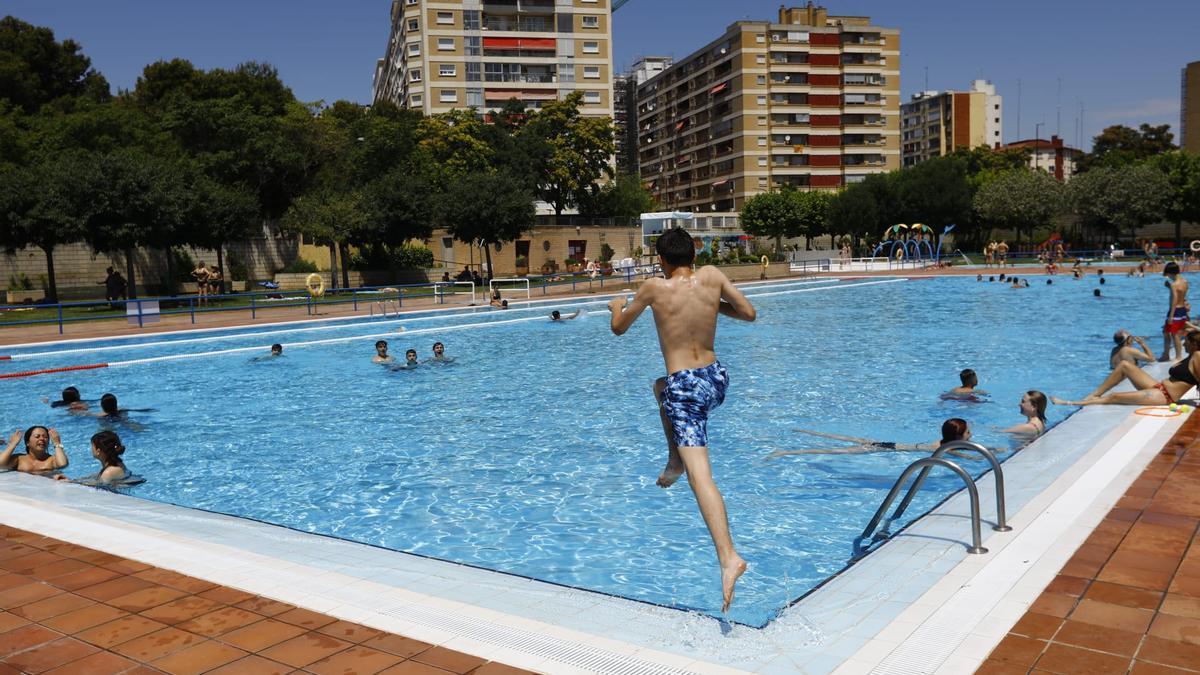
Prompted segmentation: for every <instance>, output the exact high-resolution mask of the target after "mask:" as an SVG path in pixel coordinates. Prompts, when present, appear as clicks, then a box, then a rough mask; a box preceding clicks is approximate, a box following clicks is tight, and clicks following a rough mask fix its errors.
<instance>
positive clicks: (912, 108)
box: [900, 80, 1004, 167]
mask: <svg viewBox="0 0 1200 675" xmlns="http://www.w3.org/2000/svg"><path fill="white" fill-rule="evenodd" d="M1003 105H1004V104H1003V99H1002V97H1001V96H1000V95H998V94H997V93H996V87H995V86H993V85H992V83H991V82H988V81H987V80H975V81H973V82H971V90H970V91H942V92H938V91H923V92H921V93H919V94H913V96H912V100H910V101H909V102H907V103H904V104H903V105H901V106H900V131H901V137H900V149H901V154H902V157H903V163H904V166H905V167H910V166H916V165H917V164H920V163H921V162H924V161H925V160H927V159H931V158H933V157H941V156H943V155H947V154H949V153H951V152H953V151H954V149H955V148H960V147H970V148H973V147H976V146H979V145H984V146H987V147H989V148H995V147H998V146H999V145H1000V144H1001V143H1002V142H1003V138H1004V128H1003V126H1004V123H1003V119H1004V116H1003V112H1004V110H1003Z"/></svg>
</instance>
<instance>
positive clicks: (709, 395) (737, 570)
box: [608, 229, 757, 612]
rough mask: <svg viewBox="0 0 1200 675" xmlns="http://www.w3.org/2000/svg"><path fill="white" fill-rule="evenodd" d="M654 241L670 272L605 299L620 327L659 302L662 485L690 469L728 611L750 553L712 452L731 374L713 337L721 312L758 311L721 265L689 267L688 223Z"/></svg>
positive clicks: (749, 316)
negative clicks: (743, 548)
mask: <svg viewBox="0 0 1200 675" xmlns="http://www.w3.org/2000/svg"><path fill="white" fill-rule="evenodd" d="M656 248H657V250H658V256H659V262H660V263H661V265H662V270H663V275H664V276H665V277H666V278H658V277H655V278H651V279H648V280H646V282H645V283H643V284H642V286H641V287H640V288H638V291H637V293H636V294H635V295H634V297H633V302H632V303H630V304H629V306H628V307H626V304H625V303H626V299H625V297H624V296H622V297H618V298H613V300H612V301H611V302H609V303H608V308H609V310H610V311H612V321H611V328H612V332H613V333H614V334H616V335H622V334H624V333H625V331H627V330H629V327H630V326H632V325H633V323H634V322H635V321H637V318H638V317H639V316H641V315H642V312H644V311H645V310H646V308H647V307H650V308H652V309H653V310H654V324H655V327H656V328H657V329H658V344H659V348H660V349H661V350H662V355H663V361H664V362H665V364H666V368H667V372H668V373H669V374H668V375H667V376H666V377H662V378H659V379H658V380H657V381H656V382H655V383H654V395H655V398H656V399H657V400H658V403H659V417H660V419H661V421H662V425H663V431H664V432H665V433H666V437H667V447H668V452H669V456H668V459H667V465H666V468H664V469H663V472H662V475H660V476H659V477H658V485H659V486H661V487H664V488H666V487H670V486H671V485H672V484H674V483H675V481H676V480H678V479H679V477H680V476H681V475H682V474H683V473H684V472H685V471H686V472H687V475H688V483H689V484H690V485H691V488H692V493H693V494H694V495H695V497H696V503H697V504H698V505H699V507H700V514H701V515H702V516H703V517H704V523H705V525H707V526H708V533H709V535H710V536H711V537H712V540H713V544H714V545H715V546H716V549H717V559H718V560H719V562H720V564H721V594H722V597H723V600H724V602H723V604H722V605H721V611H723V612H724V611H727V610H728V609H729V603H731V602H733V590H734V586H735V585H736V584H737V581H738V578H740V577H741V576H742V574H743V573H744V572H745V571H746V561H745V560H743V559H742V557H741V556H740V555H738V553H737V551H736V550H735V549H734V546H733V537H732V536H731V535H730V533H729V519H728V516H727V515H726V512H725V500H724V499H723V498H722V497H721V492H720V490H718V489H717V484H716V483H715V482H714V481H713V478H712V466H711V465H710V463H709V460H708V413H709V411H711V410H713V409H714V408H716V407H717V406H719V405H721V403H722V402H723V401H724V400H725V389H726V387H727V386H728V385H729V374H728V373H727V372H726V370H725V368H724V367H722V366H721V363H720V362H719V361H717V355H716V352H715V350H714V349H713V342H714V339H715V338H716V332H717V315H718V314H724V315H725V316H728V317H731V318H734V319H739V320H742V321H754V319H755V318H756V317H757V312H756V311H755V309H754V306H753V305H751V304H750V301H749V300H747V299H746V296H744V295H742V293H741V291H739V290H738V289H737V288H736V287H735V286H734V285H733V283H732V282H730V281H729V279H728V277H726V276H725V275H724V274H723V273H722V272H721V271H720V270H718V269H717V268H716V267H712V266H709V265H706V266H704V267H701V268H700V269H698V270H693V269H692V262H693V261H694V260H695V257H696V247H695V244H694V243H693V242H692V237H691V235H689V234H688V233H687V232H686V231H685V230H682V229H672V230H667V231H666V232H665V233H663V235H662V236H660V237H659V238H658V241H657V243H656Z"/></svg>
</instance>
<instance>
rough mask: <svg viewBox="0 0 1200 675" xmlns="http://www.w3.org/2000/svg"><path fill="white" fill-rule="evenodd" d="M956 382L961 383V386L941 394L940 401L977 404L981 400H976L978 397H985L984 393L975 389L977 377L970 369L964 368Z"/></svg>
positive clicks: (977, 384) (977, 383) (977, 381)
mask: <svg viewBox="0 0 1200 675" xmlns="http://www.w3.org/2000/svg"><path fill="white" fill-rule="evenodd" d="M958 381H959V382H961V383H962V385H961V386H958V387H955V388H953V389H951V390H950V391H948V392H946V393H944V394H942V396H941V398H942V400H944V401H945V400H954V401H976V402H978V401H980V400H981V399H979V398H977V397H978V396H980V395H984V396H986V395H987V392H986V391H982V390H980V389H976V388H975V387H978V386H979V376H978V375H976V374H975V371H974V370H971V369H970V368H966V369H964V370H963V371H962V372H960V373H959V374H958Z"/></svg>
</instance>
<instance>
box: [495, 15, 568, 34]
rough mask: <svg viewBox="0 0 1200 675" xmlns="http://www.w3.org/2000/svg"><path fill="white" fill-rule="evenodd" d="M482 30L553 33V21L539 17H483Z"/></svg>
mask: <svg viewBox="0 0 1200 675" xmlns="http://www.w3.org/2000/svg"><path fill="white" fill-rule="evenodd" d="M483 30H487V31H511V32H516V33H553V32H555V27H554V22H553V21H550V20H549V19H545V18H541V17H512V18H508V17H504V18H499V17H496V18H493V17H485V18H484V19H483Z"/></svg>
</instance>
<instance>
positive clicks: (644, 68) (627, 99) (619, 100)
mask: <svg viewBox="0 0 1200 675" xmlns="http://www.w3.org/2000/svg"><path fill="white" fill-rule="evenodd" d="M673 61H674V59H672V58H671V57H669V56H647V57H644V58H642V59H639V60H638V61H637V62H636V63H634V64H633V65H632V66H630V67H629V69H628V70H626V71H625V72H624V73H623V74H621V75H617V76H616V77H615V78H613V128H614V130H615V131H616V136H617V139H616V140H617V171H618V172H619V173H631V174H637V173H638V158H637V150H638V145H637V141H638V125H637V88H638V85H640V84H642V83H644V82H645V81H646V80H649V79H650V78H652V77H654V76H655V75H658V74H659V73H661V72H663V71H664V70H666V69H667V68H669V67H671V63H672V62H673Z"/></svg>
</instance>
